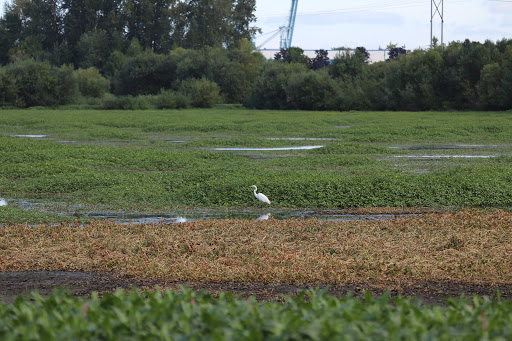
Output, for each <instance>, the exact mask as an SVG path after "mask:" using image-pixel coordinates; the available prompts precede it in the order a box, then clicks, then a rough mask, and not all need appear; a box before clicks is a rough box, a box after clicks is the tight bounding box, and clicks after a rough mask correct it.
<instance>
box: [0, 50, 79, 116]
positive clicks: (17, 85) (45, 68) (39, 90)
mask: <svg viewBox="0 0 512 341" xmlns="http://www.w3.org/2000/svg"><path fill="white" fill-rule="evenodd" d="M4 75H5V77H6V79H8V80H9V81H8V82H6V83H5V84H6V88H5V90H4V93H5V96H4V99H7V100H8V101H9V103H6V104H10V105H16V106H23V107H31V106H54V105H59V104H67V103H72V102H73V101H74V100H75V99H76V95H77V91H78V84H77V82H76V79H75V77H73V71H72V69H71V67H69V66H62V67H60V68H57V67H53V66H51V65H50V64H49V63H47V62H37V61H34V60H30V59H28V60H23V61H18V62H15V63H12V64H9V65H7V66H6V67H5V74H4Z"/></svg>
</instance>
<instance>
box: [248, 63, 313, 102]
mask: <svg viewBox="0 0 512 341" xmlns="http://www.w3.org/2000/svg"><path fill="white" fill-rule="evenodd" d="M306 71H308V68H307V66H306V65H305V64H298V63H281V62H269V63H267V64H265V66H264V67H263V72H262V74H261V75H260V77H259V78H258V79H257V80H256V86H255V87H254V95H253V96H252V97H251V98H250V99H249V100H248V101H247V102H246V105H247V106H249V107H254V108H258V109H285V108H287V99H288V98H287V94H286V85H287V84H288V79H289V78H290V77H291V75H293V74H299V73H304V72H306Z"/></svg>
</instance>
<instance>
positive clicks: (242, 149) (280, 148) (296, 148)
mask: <svg viewBox="0 0 512 341" xmlns="http://www.w3.org/2000/svg"><path fill="white" fill-rule="evenodd" d="M322 147H323V146H296V147H274V148H250V147H241V148H234V147H233V148H231V147H228V148H213V150H232V151H270V150H309V149H316V148H322Z"/></svg>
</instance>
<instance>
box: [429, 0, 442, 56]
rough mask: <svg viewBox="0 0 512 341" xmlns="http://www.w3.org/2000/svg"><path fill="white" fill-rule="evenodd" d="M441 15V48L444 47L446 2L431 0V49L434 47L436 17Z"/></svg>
mask: <svg viewBox="0 0 512 341" xmlns="http://www.w3.org/2000/svg"><path fill="white" fill-rule="evenodd" d="M437 15H439V18H441V47H443V42H444V41H443V29H444V27H443V25H444V1H443V0H430V47H431V48H432V47H434V41H433V39H434V36H433V25H434V17H435V16H437Z"/></svg>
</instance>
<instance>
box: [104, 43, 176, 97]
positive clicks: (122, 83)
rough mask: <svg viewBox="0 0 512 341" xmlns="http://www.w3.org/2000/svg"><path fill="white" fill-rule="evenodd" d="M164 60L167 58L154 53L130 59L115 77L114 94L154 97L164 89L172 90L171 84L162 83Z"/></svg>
mask: <svg viewBox="0 0 512 341" xmlns="http://www.w3.org/2000/svg"><path fill="white" fill-rule="evenodd" d="M164 59H165V56H161V55H156V54H152V53H142V54H140V55H137V56H135V57H133V58H131V59H128V60H127V61H126V63H124V65H123V66H122V68H121V70H119V72H118V73H117V74H116V76H115V77H114V80H113V83H114V92H115V93H116V94H117V95H132V96H136V95H150V94H153V95H154V94H157V93H158V92H159V91H160V89H162V88H170V87H171V84H170V83H168V84H166V82H162V81H160V79H161V77H162V75H161V73H162V70H160V67H161V65H162V61H163V60H164Z"/></svg>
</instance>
